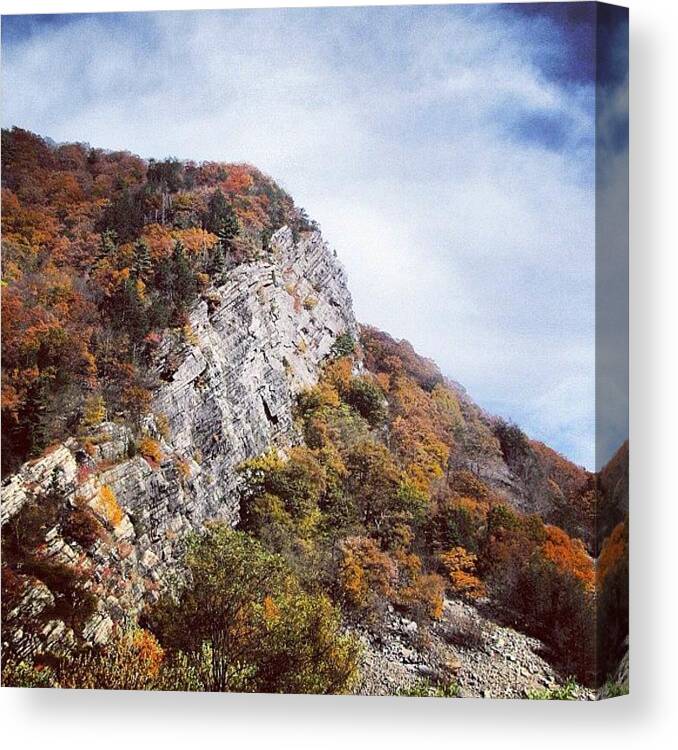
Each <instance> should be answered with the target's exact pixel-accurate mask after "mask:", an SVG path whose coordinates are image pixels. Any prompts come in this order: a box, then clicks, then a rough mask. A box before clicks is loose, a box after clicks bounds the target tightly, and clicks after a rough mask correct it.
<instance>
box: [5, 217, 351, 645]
mask: <svg viewBox="0 0 678 750" xmlns="http://www.w3.org/2000/svg"><path fill="white" fill-rule="evenodd" d="M344 332H348V333H350V334H352V335H353V336H355V337H357V326H356V322H355V319H354V316H353V310H352V305H351V297H350V294H349V292H348V288H347V285H346V277H345V274H344V271H343V269H342V267H341V266H340V264H339V262H338V261H337V259H336V256H335V254H334V253H333V252H332V251H331V250H330V249H329V248H328V246H327V245H326V244H325V243H324V241H323V239H322V237H321V236H320V233H319V232H312V233H308V234H305V235H303V236H302V238H301V239H300V240H299V241H298V242H295V241H294V239H293V236H292V232H291V230H290V229H288V228H287V227H283V228H282V229H280V230H279V231H278V232H277V233H276V234H275V235H274V236H273V238H272V240H271V253H270V255H269V256H267V257H266V259H265V260H260V261H257V262H255V263H248V264H244V265H241V266H237V267H236V268H234V269H233V270H231V271H230V272H229V273H228V274H227V276H226V277H225V279H224V283H223V284H222V285H221V286H219V288H218V289H215V290H211V291H210V293H209V294H208V295H206V298H205V299H203V300H201V301H200V303H199V304H198V305H197V306H196V307H195V309H194V310H193V311H192V313H191V315H190V331H187V332H185V333H184V335H183V336H182V337H181V340H178V337H177V336H171V335H168V336H167V337H166V338H165V339H164V340H163V341H162V343H161V344H160V346H159V351H158V353H157V356H156V357H155V359H154V365H153V366H154V368H156V369H157V372H158V375H159V377H160V379H161V381H163V385H162V386H161V387H160V388H159V390H158V392H157V393H156V394H155V397H154V403H153V408H152V411H153V415H152V416H149V417H148V418H147V420H146V423H145V425H144V429H145V431H146V432H147V433H148V434H149V435H151V436H152V437H153V438H155V439H156V440H157V442H158V444H159V446H160V450H161V452H162V457H161V458H160V460H159V461H154V460H149V459H147V458H144V457H143V456H141V455H136V456H134V457H131V458H130V457H129V455H130V453H131V451H130V445H131V444H132V441H133V436H132V434H131V432H130V430H129V428H127V427H125V426H121V425H116V424H114V423H106V424H103V425H99V426H98V427H97V429H96V431H95V432H96V434H95V435H94V436H93V438H94V439H93V440H92V443H94V448H92V447H91V445H90V446H89V454H93V455H89V454H88V453H86V452H85V451H84V450H83V445H82V444H81V442H80V441H78V440H75V439H69V440H68V441H66V442H65V443H64V444H63V445H60V446H58V447H57V448H56V449H53V450H52V451H51V452H50V453H49V454H48V455H46V456H45V457H43V458H41V459H39V460H38V461H34V462H29V463H27V464H25V465H24V466H23V467H22V469H21V471H20V472H18V473H17V474H15V475H14V476H13V477H11V478H10V479H9V481H8V483H7V484H6V486H5V487H4V488H3V494H2V523H3V526H4V525H5V524H6V523H7V522H8V521H9V520H10V519H11V518H13V517H14V516H15V515H16V514H17V513H18V512H19V511H20V510H21V508H22V507H23V505H24V504H25V503H26V501H27V500H28V499H29V498H31V497H33V498H35V497H38V498H39V497H40V495H41V494H44V493H45V492H47V491H48V488H49V486H50V483H51V482H52V481H53V477H54V476H55V469H56V470H57V475H58V480H59V483H60V485H61V492H62V495H63V498H64V500H63V502H64V503H65V504H70V505H74V504H76V503H77V504H83V503H84V504H87V505H88V506H89V507H90V508H91V509H92V510H93V511H94V512H95V514H96V515H97V516H98V517H99V518H100V519H101V520H102V522H103V523H104V524H105V525H106V526H107V528H108V530H109V533H108V534H107V536H106V538H105V539H103V540H101V541H99V542H97V543H96V544H95V545H94V546H93V548H92V549H90V550H89V551H87V552H86V551H85V550H84V549H82V548H80V547H79V546H78V545H77V544H74V543H68V542H67V541H66V540H64V539H63V538H62V536H61V534H60V530H59V527H58V526H56V527H55V528H54V530H53V531H51V532H50V533H49V534H48V540H49V548H48V549H47V550H45V554H46V555H47V556H48V557H49V559H50V560H53V561H56V562H64V563H68V564H74V563H77V565H78V567H79V568H80V570H82V571H84V572H85V573H86V575H87V578H88V579H89V580H90V581H91V591H92V592H93V593H94V594H95V595H96V597H97V600H98V610H99V611H98V612H97V614H96V615H95V616H94V617H93V618H91V620H90V621H89V622H88V623H87V624H86V626H85V628H84V633H85V635H86V637H88V638H89V639H90V640H92V641H98V640H105V639H106V638H107V635H108V633H109V632H110V629H111V627H112V623H113V622H114V621H120V620H123V619H124V618H125V617H126V616H128V615H129V614H130V613H134V612H135V611H138V610H139V608H140V607H141V606H142V605H143V603H144V601H145V600H148V599H153V598H154V597H155V596H157V592H158V591H159V590H160V589H161V588H162V585H163V582H164V580H165V578H166V576H167V574H168V573H171V572H173V568H175V567H176V562H177V559H178V556H179V554H180V552H181V549H182V539H183V538H184V537H185V534H186V532H187V531H188V530H190V529H195V528H199V527H200V526H201V525H202V524H203V523H204V522H205V521H206V520H209V519H216V518H221V519H227V520H229V521H231V522H235V521H236V519H237V515H238V492H237V481H238V480H237V475H236V473H235V467H236V466H237V465H238V464H239V463H240V462H242V461H243V460H245V459H247V458H251V457H253V456H256V455H258V454H260V453H261V452H263V451H265V450H266V449H268V448H270V447H271V446H281V447H284V446H287V445H290V444H292V443H293V442H295V441H296V440H297V436H296V434H295V430H294V425H293V416H292V410H293V404H294V398H295V394H296V393H297V392H298V391H299V390H301V389H302V388H304V387H305V386H308V385H311V384H313V383H314V382H315V381H316V380H317V376H318V371H319V366H320V364H321V362H322V360H323V359H324V358H325V357H326V356H327V355H328V354H329V353H330V350H331V348H332V346H333V344H334V342H335V340H336V338H337V336H338V335H339V334H342V333H344ZM109 490H110V492H109ZM111 493H112V496H113V503H111V500H110V498H111ZM116 501H117V505H118V506H119V509H118V508H116V507H115V503H116ZM120 511H121V512H120ZM24 583H25V582H24ZM43 588H45V591H43V590H42V589H43ZM50 597H51V594H50V592H49V590H47V589H46V587H42V588H40V587H36V586H35V584H34V583H31V582H29V585H28V586H25V588H24V595H23V598H22V600H21V602H20V604H19V606H18V607H16V608H15V609H14V611H13V612H11V613H9V616H8V617H6V618H5V620H4V622H3V626H4V627H3V639H4V640H8V639H9V640H12V641H13V642H14V645H15V648H17V649H18V650H19V651H20V652H24V653H30V652H33V651H36V650H38V649H44V648H46V647H47V648H49V649H52V650H58V648H59V646H60V644H61V645H62V646H66V645H67V643H68V641H69V640H70V638H72V633H71V632H70V631H69V629H68V628H67V627H65V625H64V623H62V622H60V621H54V620H49V619H47V621H45V618H43V619H42V620H41V619H40V618H36V614H38V613H37V612H36V608H38V609H39V610H40V611H42V610H45V611H48V609H49V604H50Z"/></svg>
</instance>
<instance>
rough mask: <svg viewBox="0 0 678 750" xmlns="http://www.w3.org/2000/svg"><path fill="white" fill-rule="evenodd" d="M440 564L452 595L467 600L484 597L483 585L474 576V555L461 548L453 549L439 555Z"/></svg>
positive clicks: (475, 558) (475, 559)
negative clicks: (447, 579) (446, 576)
mask: <svg viewBox="0 0 678 750" xmlns="http://www.w3.org/2000/svg"><path fill="white" fill-rule="evenodd" d="M439 557H440V562H441V564H442V566H443V568H444V569H445V571H446V573H447V575H448V578H449V586H450V589H451V591H452V592H453V593H455V594H457V595H458V596H463V597H468V598H469V599H479V598H480V597H483V596H485V594H486V590H485V584H484V583H483V582H482V581H481V580H480V579H479V578H478V577H477V576H476V575H475V569H476V561H477V557H476V555H473V554H471V553H470V552H468V551H467V550H466V549H464V548H463V547H454V548H452V549H451V550H448V551H447V552H443V553H441V555H440V556H439Z"/></svg>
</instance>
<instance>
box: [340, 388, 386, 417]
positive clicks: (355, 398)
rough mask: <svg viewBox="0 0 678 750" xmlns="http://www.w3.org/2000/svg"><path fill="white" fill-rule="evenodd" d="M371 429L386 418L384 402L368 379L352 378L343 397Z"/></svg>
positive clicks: (378, 390)
mask: <svg viewBox="0 0 678 750" xmlns="http://www.w3.org/2000/svg"><path fill="white" fill-rule="evenodd" d="M344 400H345V401H346V403H347V404H349V405H350V406H352V407H353V408H354V409H355V410H356V411H357V412H358V413H359V414H360V415H361V416H362V417H364V418H365V419H366V420H367V421H368V422H369V423H370V424H371V425H372V426H373V427H375V426H376V425H378V424H381V423H382V422H383V421H384V419H385V417H386V402H385V399H384V394H383V393H382V391H381V389H380V388H379V386H378V385H377V384H376V383H374V382H372V381H371V380H369V379H368V378H353V379H352V380H351V382H350V384H349V386H348V390H347V392H346V395H345V397H344Z"/></svg>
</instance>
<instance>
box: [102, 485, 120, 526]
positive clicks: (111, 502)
mask: <svg viewBox="0 0 678 750" xmlns="http://www.w3.org/2000/svg"><path fill="white" fill-rule="evenodd" d="M97 505H98V508H99V509H100V510H101V512H102V514H103V516H104V517H105V519H106V520H107V521H108V522H109V523H110V524H111V526H113V527H114V528H115V527H116V526H117V525H118V524H119V523H120V522H121V521H122V518H123V512H122V508H121V507H120V506H119V505H118V500H117V498H116V497H115V492H113V490H112V489H111V488H110V487H109V486H108V485H107V484H104V485H102V486H101V488H100V489H99V497H98V504H97Z"/></svg>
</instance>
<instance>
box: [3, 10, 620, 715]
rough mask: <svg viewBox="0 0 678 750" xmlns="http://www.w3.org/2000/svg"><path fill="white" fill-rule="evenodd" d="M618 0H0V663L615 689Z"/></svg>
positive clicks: (298, 688) (57, 674)
mask: <svg viewBox="0 0 678 750" xmlns="http://www.w3.org/2000/svg"><path fill="white" fill-rule="evenodd" d="M627 57H628V12H627V10H626V9H624V8H620V7H615V6H612V5H605V4H601V3H591V2H576V3H575V2H572V3H534V4H515V5H513V4H496V5H495V4H487V5H441V6H393V7H352V8H297V9H284V8H278V9H271V10H223V11H183V12H152V13H104V14H98V13H93V14H87V15H82V14H81V15H78V14H52V15H12V16H9V15H7V16H4V17H3V18H2V83H3V106H2V126H3V130H2V289H1V292H2V476H3V484H2V685H3V686H4V687H24V688H61V689H66V688H91V689H105V690H158V691H216V692H251V693H321V694H356V695H363V696H410V697H441V698H450V699H451V698H525V699H567V700H584V701H585V700H596V699H600V698H609V697H615V696H620V695H623V694H625V693H627V692H628V684H629V679H628V669H629V661H628V658H629V657H628V654H629V642H628V559H629V558H628V539H629V519H628V455H629V454H628V440H627V438H628V403H627V402H628V398H627V393H628V344H627V341H628V294H627V287H628V266H627V259H628V258H627V254H628V228H627V227H628V224H627V222H628V219H627V203H628V91H627V89H628V59H627Z"/></svg>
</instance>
